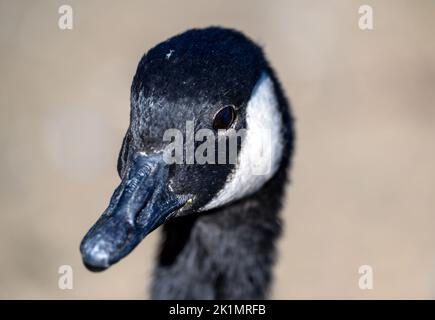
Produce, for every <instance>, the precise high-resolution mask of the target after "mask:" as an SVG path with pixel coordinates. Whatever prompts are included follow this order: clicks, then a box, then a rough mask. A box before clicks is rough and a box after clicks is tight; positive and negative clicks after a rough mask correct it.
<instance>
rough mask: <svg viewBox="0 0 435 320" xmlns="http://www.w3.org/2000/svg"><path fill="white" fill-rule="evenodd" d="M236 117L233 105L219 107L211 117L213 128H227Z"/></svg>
mask: <svg viewBox="0 0 435 320" xmlns="http://www.w3.org/2000/svg"><path fill="white" fill-rule="evenodd" d="M235 118H236V110H235V108H234V106H233V105H228V106H225V107H223V108H222V109H220V110H219V111H218V112H217V113H216V115H215V116H214V119H213V128H214V129H215V130H218V129H228V128H229V127H230V126H231V125H232V124H233V122H234V119H235Z"/></svg>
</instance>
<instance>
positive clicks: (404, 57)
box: [0, 0, 435, 299]
mask: <svg viewBox="0 0 435 320" xmlns="http://www.w3.org/2000/svg"><path fill="white" fill-rule="evenodd" d="M63 4H69V5H71V6H72V8H73V10H74V11H73V12H74V16H73V17H74V28H73V30H60V29H59V28H58V19H59V16H60V15H59V14H58V8H59V6H61V5H63ZM363 4H368V5H371V6H372V7H373V10H374V29H373V30H371V31H362V30H360V29H359V28H358V19H359V17H360V15H359V14H358V8H359V6H360V5H363ZM210 25H221V26H226V27H233V28H237V29H239V30H241V31H243V32H244V33H246V34H247V35H248V36H250V37H251V38H252V39H253V40H255V41H257V42H258V43H260V44H261V45H262V46H264V49H265V51H266V53H267V54H268V57H269V60H270V61H271V63H272V65H273V66H274V67H275V69H276V71H277V74H278V76H279V77H280V79H281V81H282V82H283V85H284V88H285V89H286V92H287V95H288V96H289V98H290V99H291V102H292V104H293V112H294V114H295V117H296V119H297V125H296V127H297V138H298V139H297V150H296V154H295V158H294V166H293V169H292V173H291V176H292V184H291V187H290V188H289V189H288V192H287V199H286V204H285V208H284V210H283V217H284V221H285V234H284V236H283V237H282V239H281V240H280V242H279V249H280V256H279V262H278V264H277V265H276V269H275V282H274V285H273V290H272V298H277V299H300V298H315V299H318V298H332V299H336V298H350V299H357V298H358V299H359V298H362V299H366V298H369V299H379V298H393V299H394V298H426V299H434V298H435V232H434V230H433V229H434V227H435V212H434V210H435V194H434V192H435V168H434V163H435V143H434V137H435V87H434V86H435V42H434V41H433V40H434V39H433V35H434V29H435V2H434V1H431V0H427V1H424V0H422V1H418V3H416V2H415V1H411V0H408V1H380V0H377V1H367V0H364V1H362V0H361V1H348V0H340V1H338V0H337V1H332V0H329V1H321V0H316V1H315V0H303V1H302V0H299V1H289V0H283V1H278V0H274V1H265V0H263V1H252V0H249V1H248V0H246V1H207V2H205V1H199V0H192V1H167V0H159V1H144V0H142V1H133V0H129V1H122V2H121V1H107V0H104V1H103V0H101V1H95V0H93V1H85V0H74V1H72V0H64V1H48V0H47V1H30V0H28V1H24V0H20V1H12V0H9V1H5V0H0V57H1V59H0V150H1V152H0V202H1V204H0V210H1V212H0V298H12V299H16V298H30V299H35V298H38V299H47V298H59V299H78V298H85V299H88V298H102V299H104V298H133V299H136V298H137V299H142V298H144V297H145V298H146V297H148V293H147V290H146V288H147V286H148V284H149V282H150V272H151V270H152V265H153V261H154V257H155V254H156V244H157V241H158V237H159V232H154V233H152V234H151V236H149V237H148V238H147V239H146V240H145V241H143V242H142V244H141V245H140V246H139V247H138V248H137V249H136V250H134V251H133V253H132V254H131V255H130V256H128V257H127V258H126V259H124V260H123V261H122V262H121V263H119V264H117V265H115V266H114V267H112V268H111V269H110V270H108V271H106V272H103V273H99V274H94V273H90V272H88V271H87V270H86V269H85V268H84V267H83V266H82V262H81V258H80V254H79V250H78V247H79V243H80V241H81V239H82V237H83V235H84V234H85V233H86V231H87V230H88V229H89V227H90V226H91V225H92V224H93V223H94V222H95V220H96V219H97V217H98V216H99V215H100V214H101V213H102V211H103V210H104V209H105V208H106V206H107V204H108V201H109V197H110V196H111V194H112V191H113V189H114V187H115V186H116V185H117V184H118V182H119V178H118V176H117V173H116V161H117V156H118V151H119V149H120V146H121V141H122V138H123V135H124V133H125V130H126V128H127V126H128V121H129V94H130V84H131V80H132V77H133V75H134V73H135V70H136V66H137V63H138V61H139V59H140V58H141V56H142V55H143V54H144V53H145V52H146V51H147V50H148V49H149V48H151V47H153V46H154V45H156V44H157V43H159V42H161V41H163V40H165V39H166V38H168V37H170V36H172V35H174V34H177V33H180V32H183V31H185V30H186V29H189V28H193V27H205V26H210ZM65 264H66V265H71V266H72V267H73V270H74V289H73V290H60V289H59V288H58V278H59V276H60V275H59V274H58V268H59V266H61V265H65ZM365 264H368V265H370V266H372V267H373V271H374V289H373V290H365V291H363V290H360V289H359V287H358V280H359V277H360V275H359V274H358V268H359V266H361V265H365Z"/></svg>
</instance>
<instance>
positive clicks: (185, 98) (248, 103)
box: [80, 27, 294, 299]
mask: <svg viewBox="0 0 435 320" xmlns="http://www.w3.org/2000/svg"><path fill="white" fill-rule="evenodd" d="M188 121H191V122H192V123H194V125H195V132H196V131H197V130H200V129H208V130H209V131H211V132H213V133H216V134H215V136H214V137H215V138H213V139H214V140H213V142H214V143H216V144H217V143H218V140H219V137H222V136H225V134H226V132H227V131H228V132H229V130H230V129H234V131H237V130H241V129H245V130H246V131H245V132H246V135H245V136H244V138H243V139H239V140H237V151H238V154H237V159H236V162H235V163H230V162H229V161H227V162H225V163H223V164H222V163H217V162H213V161H211V162H208V163H203V164H199V163H196V162H195V163H193V164H189V163H186V161H185V159H184V161H183V163H173V164H168V162H167V161H166V160H165V159H164V157H165V153H164V152H165V148H166V147H167V146H168V143H169V142H168V141H164V139H163V138H162V137H163V136H164V135H165V131H167V130H168V129H171V130H173V129H176V130H179V131H180V132H183V138H185V139H187V138H188V137H187V135H188V133H187V132H186V123H187V122H188ZM293 140H294V132H293V119H292V117H291V114H290V111H289V105H288V102H287V100H286V97H285V95H284V93H283V90H282V88H281V86H280V84H279V82H278V80H277V78H276V75H275V73H274V71H273V70H272V68H271V67H270V66H269V64H268V62H267V60H266V58H265V56H264V54H263V52H262V49H261V48H260V47H258V46H257V45H256V44H255V43H253V42H252V41H251V40H249V39H248V38H246V37H245V36H244V35H243V34H242V33H240V32H238V31H235V30H231V29H224V28H220V27H210V28H206V29H193V30H189V31H186V32H184V33H182V34H180V35H177V36H174V37H172V38H170V39H168V40H166V41H165V42H162V43H160V44H159V45H157V46H156V47H154V48H152V49H151V50H149V51H148V53H146V54H145V55H144V56H143V58H142V59H141V61H140V62H139V65H138V68H137V71H136V75H135V76H134V79H133V83H132V86H131V113H130V126H129V128H128V130H127V133H126V135H125V137H124V140H123V143H122V148H121V152H120V155H119V160H118V172H119V175H120V177H121V179H122V182H121V184H120V185H119V186H118V187H117V188H116V190H115V192H114V194H113V196H112V198H111V200H110V204H109V207H108V208H107V209H106V211H105V212H104V213H103V215H102V216H101V217H100V218H99V220H98V221H97V222H96V223H95V225H94V226H93V227H92V228H91V229H90V230H89V232H88V233H87V234H86V236H85V237H84V239H83V241H82V243H81V246H80V251H81V254H82V257H83V262H84V264H85V265H86V266H87V267H88V268H89V269H90V270H93V271H100V270H104V269H106V268H108V267H109V266H111V265H112V264H114V263H116V262H118V261H119V260H120V259H122V258H123V257H125V256H126V255H127V254H129V253H130V252H131V251H132V250H133V249H134V247H135V246H136V245H137V244H138V243H139V242H140V241H141V240H142V239H143V238H144V237H145V236H146V235H147V234H149V233H150V232H151V231H153V230H154V229H155V228H157V227H158V226H160V225H162V224H163V239H162V244H161V250H160V254H159V257H158V261H157V263H156V267H155V272H154V278H153V283H152V288H151V296H152V298H155V299H260V298H264V297H266V295H267V293H268V290H267V289H268V288H269V284H270V282H271V276H272V272H271V268H272V266H273V263H274V260H275V255H276V250H275V245H274V244H275V241H276V239H277V238H278V236H279V235H280V232H281V222H280V219H279V211H280V208H281V204H282V199H283V195H284V187H285V184H286V180H287V171H288V168H289V165H290V159H291V156H292V150H293ZM199 144H200V142H199V141H195V142H194V147H197V146H198V145H199ZM183 148H184V149H182V150H184V153H183V155H184V154H187V150H186V149H187V147H183ZM262 148H266V149H268V150H269V157H259V156H258V155H259V154H261V153H262V152H263V151H262V150H263V149H262ZM217 149H218V148H216V151H215V152H216V154H217V152H218V151H217ZM260 149H261V150H260ZM207 152H210V151H207ZM225 158H226V159H227V156H226V155H225ZM254 167H256V168H257V169H258V168H260V169H264V170H263V171H262V172H261V173H260V174H253V173H252V169H253V168H254Z"/></svg>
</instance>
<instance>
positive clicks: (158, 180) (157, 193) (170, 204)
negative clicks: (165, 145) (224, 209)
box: [80, 153, 189, 271]
mask: <svg viewBox="0 0 435 320" xmlns="http://www.w3.org/2000/svg"><path fill="white" fill-rule="evenodd" d="M168 182H169V181H168V166H167V165H166V163H165V162H164V161H163V157H162V155H161V154H158V155H152V156H146V155H145V154H143V153H136V154H134V156H133V160H132V164H131V166H130V169H129V171H128V174H127V177H126V178H125V179H124V180H123V181H122V182H121V184H120V185H119V186H118V188H116V190H115V192H114V193H113V196H112V198H111V200H110V204H109V207H108V208H107V209H106V210H105V211H104V213H103V214H102V215H101V217H100V219H98V221H97V222H96V223H95V225H94V226H93V227H92V228H91V229H90V230H89V232H88V233H87V234H86V236H85V237H84V238H83V240H82V243H81V245H80V252H81V254H82V258H83V263H84V264H85V266H86V267H87V268H88V269H89V270H91V271H102V270H105V269H107V268H108V267H110V266H111V265H112V264H114V263H116V262H118V261H119V260H121V259H122V258H124V257H125V256H126V255H128V254H129V253H130V252H131V251H132V250H133V249H134V248H135V247H136V246H137V245H138V244H139V242H141V241H142V239H143V238H145V236H146V235H147V234H149V233H150V232H151V231H153V230H154V229H155V228H157V227H158V226H160V225H161V224H163V223H164V222H165V221H166V220H167V219H168V218H170V217H171V215H172V214H173V213H174V211H175V210H177V209H179V208H180V207H182V206H183V205H184V204H185V203H186V202H187V200H188V199H189V196H184V195H176V194H174V193H172V192H171V191H170V190H169V189H168Z"/></svg>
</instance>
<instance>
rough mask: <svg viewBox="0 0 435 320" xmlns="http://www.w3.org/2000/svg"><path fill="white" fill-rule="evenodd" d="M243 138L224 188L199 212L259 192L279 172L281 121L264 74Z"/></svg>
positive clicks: (272, 93) (267, 77) (248, 106)
mask: <svg viewBox="0 0 435 320" xmlns="http://www.w3.org/2000/svg"><path fill="white" fill-rule="evenodd" d="M246 129H247V131H246V136H245V138H244V141H243V144H242V147H241V150H240V153H239V155H238V158H237V164H236V166H235V168H234V170H233V172H232V173H231V174H230V175H229V176H228V179H227V182H226V183H225V185H224V186H223V188H222V189H221V190H220V191H219V192H218V193H217V194H216V195H215V196H214V198H213V199H212V200H211V201H210V202H209V203H207V204H206V205H205V206H204V207H202V208H201V211H205V210H210V209H213V208H217V207H219V206H222V205H224V204H227V203H229V202H231V201H234V200H237V199H240V198H243V197H245V196H248V195H250V194H252V193H254V192H256V191H257V190H259V189H260V188H261V187H262V186H263V185H264V184H265V183H266V182H267V181H268V180H269V179H270V178H271V177H272V176H273V175H274V174H275V173H276V171H277V170H278V168H279V164H280V160H281V156H282V152H283V143H282V139H283V137H282V118H281V113H280V111H279V110H278V101H277V98H276V95H275V90H274V85H273V82H272V80H271V79H270V77H269V76H268V75H267V74H266V73H263V74H262V76H261V77H260V79H259V80H258V82H257V84H256V85H255V88H254V90H253V91H252V94H251V98H250V100H249V102H248V105H247V109H246Z"/></svg>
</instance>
